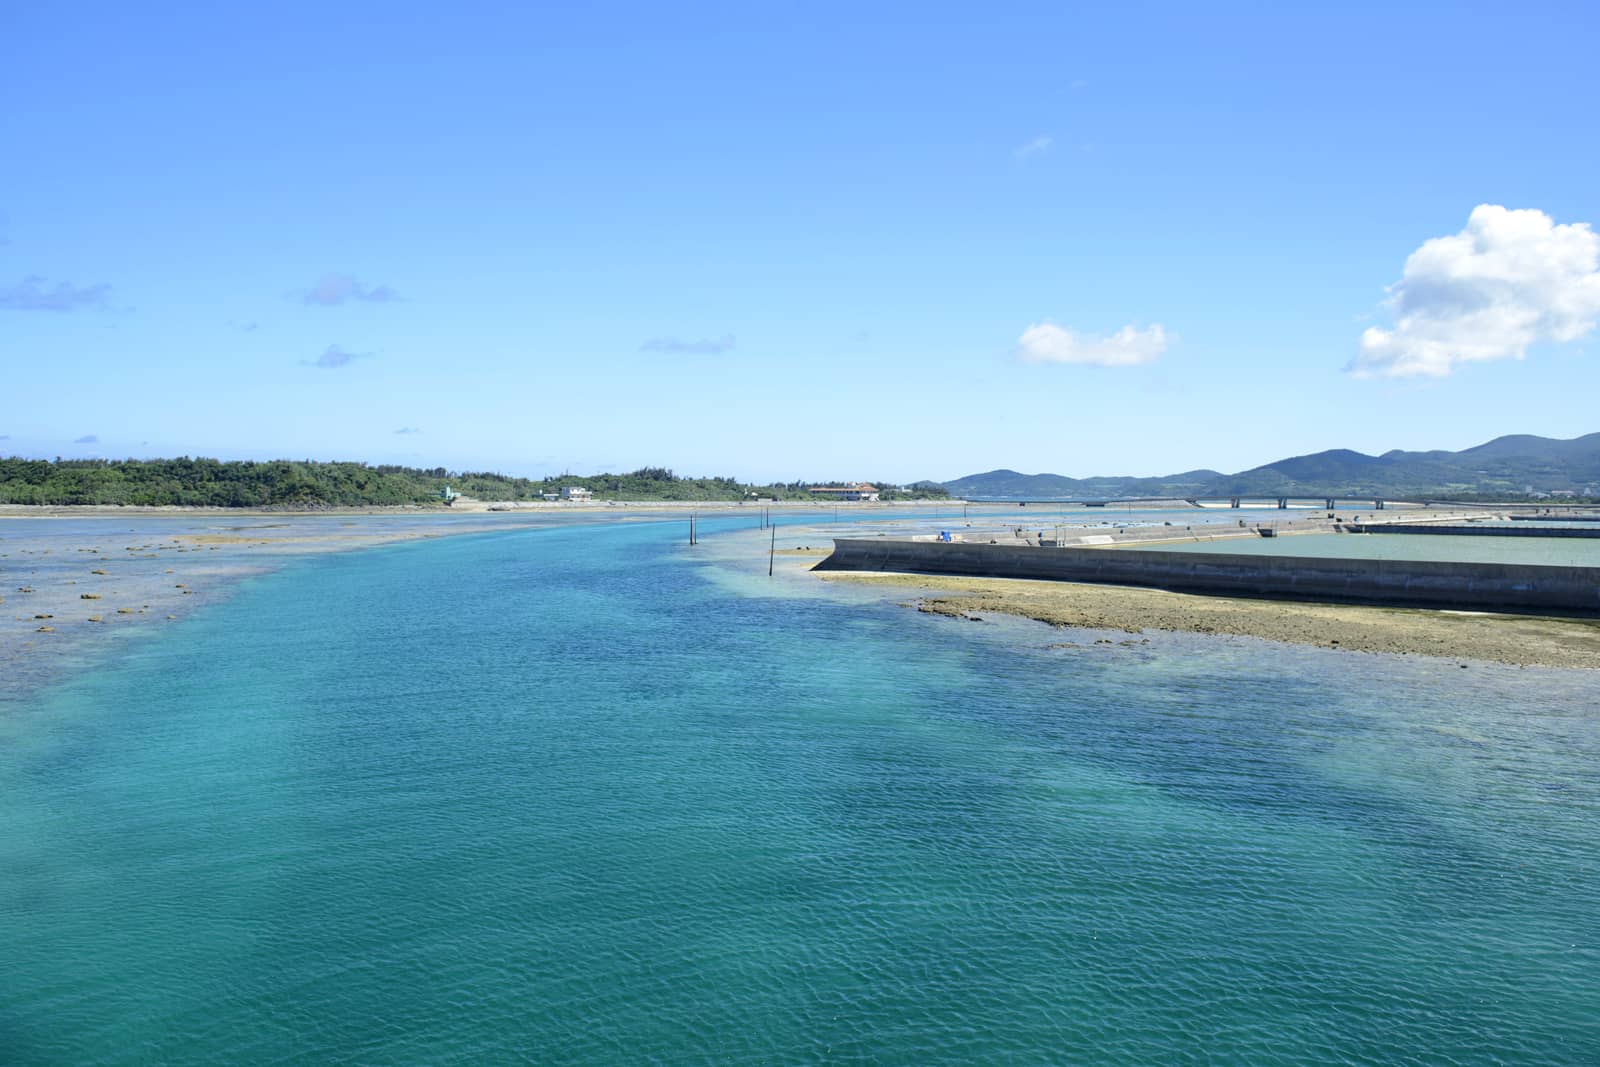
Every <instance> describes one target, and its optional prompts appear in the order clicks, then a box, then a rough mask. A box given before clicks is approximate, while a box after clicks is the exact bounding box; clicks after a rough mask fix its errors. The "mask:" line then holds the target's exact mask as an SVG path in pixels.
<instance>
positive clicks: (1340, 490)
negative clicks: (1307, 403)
mask: <svg viewBox="0 0 1600 1067" xmlns="http://www.w3.org/2000/svg"><path fill="white" fill-rule="evenodd" d="M944 485H945V487H946V488H947V489H949V490H950V492H951V493H952V494H954V495H957V496H964V497H980V498H981V497H989V498H997V499H1012V500H1015V499H1039V498H1056V497H1065V498H1070V499H1096V498H1126V497H1152V496H1164V497H1230V496H1373V497H1388V498H1391V499H1398V498H1403V497H1431V498H1436V499H1443V498H1457V499H1489V498H1495V499H1513V498H1519V497H1528V496H1538V495H1540V494H1548V493H1553V492H1562V493H1568V492H1570V493H1574V494H1576V495H1577V496H1579V497H1584V498H1591V497H1597V498H1600V433H1592V434H1587V435H1585V436H1583V437H1577V438H1574V439H1572V440H1558V439H1554V438H1548V437H1536V436H1534V435H1531V434H1514V435H1510V436H1506V437H1497V438H1495V439H1494V440H1493V441H1488V442H1486V443H1484V444H1481V445H1476V446H1474V447H1472V448H1466V449H1462V450H1461V451H1459V452H1446V451H1431V452H1405V451H1400V450H1395V451H1392V452H1385V453H1384V454H1383V455H1381V456H1369V455H1366V454H1365V453H1362V452H1353V451H1351V450H1349V449H1345V448H1336V449H1331V450H1329V451H1326V452H1316V453H1313V454H1311V455H1307V456H1291V457H1289V458H1287V459H1281V460H1277V461H1276V462H1273V463H1269V464H1266V465H1264V466H1260V467H1254V468H1251V469H1250V470H1246V471H1240V472H1239V473H1237V474H1218V473H1217V472H1215V471H1189V472H1186V473H1184V474H1174V475H1169V476H1167V477H1165V478H1067V477H1063V476H1061V475H1057V474H1031V475H1029V474H1018V473H1017V472H1016V471H1009V470H999V471H990V472H988V473H986V474H972V475H968V476H967V477H965V478H957V479H955V480H954V481H950V482H945V483H944Z"/></svg>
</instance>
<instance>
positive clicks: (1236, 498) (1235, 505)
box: [1228, 497, 1239, 508]
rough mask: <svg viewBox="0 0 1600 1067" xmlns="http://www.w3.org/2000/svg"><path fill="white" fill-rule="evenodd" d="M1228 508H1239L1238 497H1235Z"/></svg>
mask: <svg viewBox="0 0 1600 1067" xmlns="http://www.w3.org/2000/svg"><path fill="white" fill-rule="evenodd" d="M1228 506H1229V507H1230V508H1236V507H1238V506H1239V498H1238V497H1234V498H1233V500H1232V501H1231V502H1230V503H1229V504H1228Z"/></svg>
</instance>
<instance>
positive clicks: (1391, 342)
mask: <svg viewBox="0 0 1600 1067" xmlns="http://www.w3.org/2000/svg"><path fill="white" fill-rule="evenodd" d="M1388 304H1389V307H1390V308H1391V309H1392V310H1393V312H1394V327H1393V328H1392V329H1387V330H1385V329H1381V328H1379V327H1376V326H1374V327H1370V328H1369V329H1367V330H1365V331H1364V332H1363V333H1362V334H1361V351H1360V353H1359V354H1358V355H1357V356H1356V358H1355V359H1354V361H1352V362H1351V364H1350V365H1349V367H1348V368H1346V369H1347V370H1349V371H1351V372H1352V373H1353V374H1355V375H1356V377H1359V378H1371V377H1383V378H1407V377H1417V376H1425V377H1432V378H1443V377H1445V376H1446V375H1448V374H1450V373H1451V372H1452V371H1454V370H1455V369H1456V367H1458V366H1459V365H1461V364H1462V363H1475V362H1482V361H1486V360H1497V359H1521V358H1522V357H1523V356H1524V355H1526V354H1527V350H1528V346H1529V345H1532V344H1536V343H1538V342H1540V341H1576V340H1578V339H1579V338H1580V337H1582V336H1584V335H1585V334H1587V333H1589V332H1590V331H1591V330H1593V329H1594V328H1595V324H1596V322H1597V321H1600V234H1596V233H1595V232H1594V231H1593V230H1592V229H1590V228H1589V224H1588V223H1584V222H1577V223H1570V224H1567V225H1559V226H1558V225H1556V223H1555V221H1554V220H1553V219H1551V218H1550V216H1549V215H1546V214H1545V213H1544V212H1542V211H1535V210H1519V211H1511V210H1507V209H1506V208H1503V207H1500V206H1498V205H1496V204H1480V205H1478V206H1477V207H1475V208H1473V209H1472V214H1471V215H1470V216H1468V218H1467V228H1466V229H1464V230H1462V231H1461V232H1460V233H1457V234H1452V235H1450V236H1449V237H1435V238H1433V239H1432V240H1429V241H1424V242H1423V243H1422V246H1421V247H1420V248H1418V249H1417V250H1416V251H1415V252H1413V253H1411V255H1410V256H1409V257H1408V258H1407V259H1406V265H1405V270H1404V272H1403V273H1402V274H1401V276H1400V280H1399V281H1398V282H1396V283H1395V284H1394V285H1393V286H1392V287H1391V288H1390V290H1389V300H1388Z"/></svg>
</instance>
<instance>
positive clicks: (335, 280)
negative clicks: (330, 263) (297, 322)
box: [296, 274, 400, 307]
mask: <svg viewBox="0 0 1600 1067" xmlns="http://www.w3.org/2000/svg"><path fill="white" fill-rule="evenodd" d="M296 295H298V296H299V297H300V299H301V301H302V302H304V303H307V304H318V305H320V306H322V307H336V306H338V305H339V304H343V303H345V302H347V301H351V300H358V301H365V302H366V303H369V304H390V303H394V302H395V301H397V300H399V299H400V294H399V293H397V292H395V291H394V289H393V288H391V287H390V286H387V285H370V286H369V285H362V284H361V283H360V282H359V281H357V280H356V279H355V278H354V277H352V276H351V275H349V274H324V275H323V276H322V278H321V279H319V280H318V282H317V284H316V285H313V286H312V287H311V288H309V289H301V290H299V291H298V293H297V294H296Z"/></svg>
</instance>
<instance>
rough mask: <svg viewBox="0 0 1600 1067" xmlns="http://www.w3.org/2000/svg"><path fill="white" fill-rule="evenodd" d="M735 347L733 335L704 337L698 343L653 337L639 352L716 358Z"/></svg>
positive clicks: (673, 338) (640, 347) (674, 338)
mask: <svg viewBox="0 0 1600 1067" xmlns="http://www.w3.org/2000/svg"><path fill="white" fill-rule="evenodd" d="M733 346H734V337H733V334H731V333H725V334H723V335H722V336H721V337H704V338H701V339H700V340H698V341H682V340H679V339H678V338H676V337H652V338H650V340H648V341H646V342H645V343H644V344H642V345H640V346H639V351H641V352H674V353H681V354H685V355H697V356H715V355H718V354H720V353H723V352H731V351H733Z"/></svg>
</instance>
